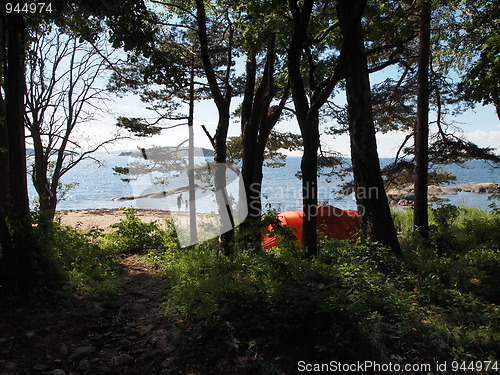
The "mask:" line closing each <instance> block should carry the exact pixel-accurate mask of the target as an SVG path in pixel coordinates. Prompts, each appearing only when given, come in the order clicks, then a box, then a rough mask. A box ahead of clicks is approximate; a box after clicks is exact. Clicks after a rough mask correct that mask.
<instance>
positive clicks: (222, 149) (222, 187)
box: [196, 0, 234, 255]
mask: <svg viewBox="0 0 500 375" xmlns="http://www.w3.org/2000/svg"><path fill="white" fill-rule="evenodd" d="M196 22H197V24H198V38H199V42H200V51H201V60H202V63H203V69H204V71H205V74H206V77H207V81H208V86H209V87H210V92H211V94H212V96H213V99H214V102H215V105H216V106H217V110H218V114H219V120H218V122H217V130H216V132H215V136H214V138H213V142H214V148H215V150H214V151H215V155H214V161H215V163H216V167H215V169H216V173H215V190H216V192H217V194H216V199H217V205H218V208H219V215H220V219H221V222H220V225H221V230H222V231H225V230H227V231H225V233H222V234H221V235H220V236H219V254H224V255H229V254H231V253H232V252H233V247H234V244H233V242H234V218H233V216H232V210H231V206H230V203H229V199H228V194H227V189H226V169H227V167H226V161H227V158H226V155H227V150H226V143H227V132H228V129H229V123H230V119H231V115H230V105H231V98H232V88H231V85H230V83H229V79H230V77H229V76H230V69H231V66H232V61H233V59H232V53H233V50H232V48H233V30H232V29H231V30H229V41H228V51H227V53H228V56H227V57H228V63H227V64H228V65H227V67H226V74H225V77H224V91H222V90H221V88H220V87H219V84H218V82H217V74H216V72H215V69H214V66H213V64H212V60H211V56H210V51H209V43H208V34H207V15H206V11H205V4H204V1H203V0H196ZM226 220H227V221H229V223H227V221H226ZM228 225H231V226H232V228H228V227H227V226H228Z"/></svg>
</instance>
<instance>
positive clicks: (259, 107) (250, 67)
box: [241, 37, 289, 251]
mask: <svg viewBox="0 0 500 375" xmlns="http://www.w3.org/2000/svg"><path fill="white" fill-rule="evenodd" d="M275 59H276V50H275V37H272V39H271V40H270V41H269V43H268V45H267V54H266V64H265V67H264V72H263V77H262V79H261V81H260V84H259V85H258V87H257V89H255V83H256V66H257V62H256V58H255V54H250V55H249V56H248V60H247V67H246V73H247V81H246V86H245V93H244V98H243V105H242V115H241V120H242V121H241V123H242V144H243V160H242V177H243V181H244V185H245V193H246V198H247V202H246V203H247V210H248V218H247V220H246V222H245V223H244V224H243V225H242V226H241V228H242V231H243V232H244V237H245V239H244V241H245V242H246V243H247V244H249V245H250V247H252V248H253V249H254V250H255V251H259V250H260V242H261V241H260V240H261V233H260V224H261V216H262V201H261V192H262V178H263V173H262V168H263V165H264V159H265V155H264V154H265V150H266V144H267V141H268V139H269V135H270V133H271V131H272V129H273V128H274V126H275V125H276V123H277V121H278V119H279V117H280V115H281V113H282V111H283V108H284V106H285V103H286V100H287V98H288V97H289V90H285V93H284V94H283V97H282V98H281V100H280V103H279V105H276V106H271V102H272V100H273V99H274V96H275V91H276V89H275V82H274V70H275V69H274V63H275Z"/></svg>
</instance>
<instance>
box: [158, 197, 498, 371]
mask: <svg viewBox="0 0 500 375" xmlns="http://www.w3.org/2000/svg"><path fill="white" fill-rule="evenodd" d="M394 217H395V219H396V222H397V225H398V229H399V230H400V233H401V234H402V236H403V238H404V243H403V247H404V248H405V257H406V259H405V260H404V261H402V260H400V259H398V258H397V257H395V256H393V255H392V253H391V252H390V251H389V250H388V249H386V248H384V247H383V246H380V245H378V244H373V243H369V242H365V241H359V242H357V243H351V242H349V241H339V240H332V239H326V238H325V239H322V242H321V245H320V249H321V250H320V254H319V255H318V256H317V257H316V258H313V259H310V260H306V259H304V258H303V257H302V255H301V252H300V249H299V248H298V247H297V246H296V244H295V242H294V241H286V238H287V236H288V235H289V234H290V233H289V231H287V230H286V228H285V230H284V231H283V235H284V237H285V240H284V241H283V242H282V243H281V244H280V246H278V247H276V248H274V249H271V250H268V251H263V252H261V253H259V254H255V253H250V252H248V253H247V252H243V251H241V252H238V253H236V254H234V255H232V256H229V257H221V256H218V255H217V243H216V242H215V241H213V242H207V243H203V244H199V245H197V246H194V247H192V248H188V249H183V250H180V249H178V247H175V246H172V247H170V248H169V249H168V250H162V251H157V252H154V254H155V257H151V255H148V257H150V259H152V260H154V261H155V263H156V264H157V265H160V266H161V267H162V268H163V270H164V271H165V272H166V273H167V274H168V275H169V276H170V279H169V283H168V302H167V304H166V307H168V308H169V310H172V309H173V311H177V314H178V315H179V321H180V322H181V323H179V325H178V327H177V328H178V332H177V333H176V335H174V336H175V340H174V344H175V345H176V347H177V350H176V352H175V355H176V357H175V358H176V361H175V362H174V366H177V368H178V369H179V370H180V369H182V368H185V366H186V365H187V364H192V363H198V364H200V365H202V366H206V368H208V369H212V370H214V371H215V369H218V370H217V371H220V369H228V371H229V369H231V370H230V372H231V373H245V374H246V373H252V374H279V373H293V372H294V371H296V363H297V361H298V360H305V361H308V362H324V361H330V360H336V359H338V360H342V361H343V362H349V361H355V360H363V359H371V360H378V361H380V362H385V363H387V362H388V361H393V362H398V363H415V362H420V363H435V361H437V360H448V361H449V360H454V359H455V360H463V359H464V358H471V359H473V358H477V357H481V358H489V359H495V353H496V351H497V350H498V344H496V343H497V342H498V339H499V336H498V313H499V311H498V308H496V305H494V304H493V303H497V302H498V292H497V288H495V285H496V284H495V281H496V282H497V280H498V278H499V277H500V275H499V274H498V270H499V269H500V267H499V266H500V263H499V261H500V256H499V248H498V244H499V243H500V241H498V234H497V233H499V232H500V231H498V225H499V222H498V220H497V219H496V218H495V216H493V215H488V214H486V213H484V212H481V211H479V210H471V209H462V208H456V207H452V206H444V207H442V208H440V209H437V210H435V211H433V213H432V215H431V219H432V224H433V226H432V233H433V237H432V238H431V242H429V243H423V242H418V239H417V238H413V237H412V236H411V233H410V232H411V231H412V225H411V224H409V223H408V222H409V221H411V220H410V219H411V213H410V212H395V213H394ZM457 226H458V227H460V229H457ZM495 228H496V229H495ZM440 237H441V239H442V238H444V237H447V238H448V240H449V242H448V244H451V246H452V247H451V248H445V246H446V243H445V242H444V241H442V240H440ZM464 244H467V246H465V247H463V248H461V250H460V251H458V250H456V249H457V248H459V247H460V246H462V245H464ZM438 249H440V251H438ZM150 254H151V253H150ZM161 254H163V255H161Z"/></svg>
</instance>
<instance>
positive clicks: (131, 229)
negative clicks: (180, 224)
mask: <svg viewBox="0 0 500 375" xmlns="http://www.w3.org/2000/svg"><path fill="white" fill-rule="evenodd" d="M122 209H123V210H124V211H125V218H124V219H121V220H120V221H119V222H117V223H115V224H112V225H110V228H112V229H114V231H112V232H111V233H109V234H107V235H106V237H105V238H106V246H107V247H109V248H111V249H113V250H114V251H116V252H117V253H120V254H144V253H146V252H147V251H149V250H153V249H158V248H161V247H163V241H164V231H163V230H162V229H161V228H160V226H159V225H158V223H157V222H156V221H151V222H149V223H145V222H143V221H141V220H140V219H139V218H138V217H137V216H136V215H135V211H134V209H133V208H131V207H126V208H122Z"/></svg>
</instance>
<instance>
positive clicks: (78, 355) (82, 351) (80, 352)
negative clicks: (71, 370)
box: [68, 346, 96, 362]
mask: <svg viewBox="0 0 500 375" xmlns="http://www.w3.org/2000/svg"><path fill="white" fill-rule="evenodd" d="M95 351H96V348H95V346H82V347H79V348H76V349H75V350H74V351H73V353H72V354H71V355H70V356H69V358H68V362H80V361H81V360H82V359H83V358H85V357H88V356H89V355H90V354H92V353H94V352H95Z"/></svg>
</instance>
